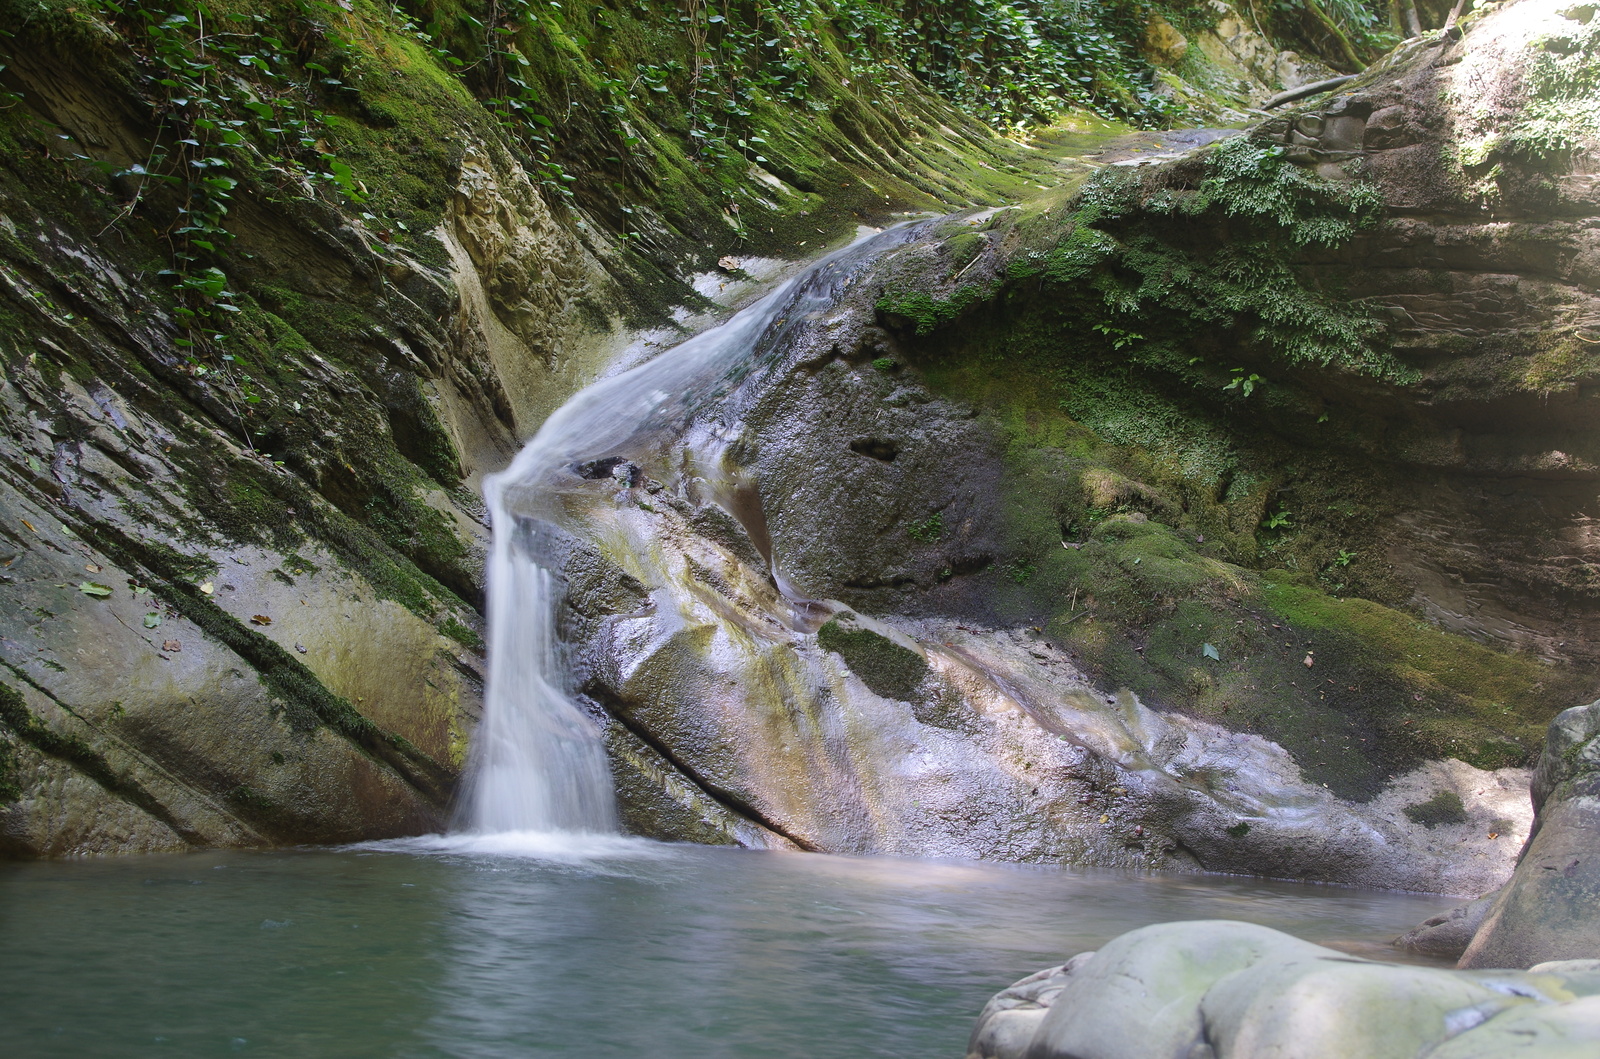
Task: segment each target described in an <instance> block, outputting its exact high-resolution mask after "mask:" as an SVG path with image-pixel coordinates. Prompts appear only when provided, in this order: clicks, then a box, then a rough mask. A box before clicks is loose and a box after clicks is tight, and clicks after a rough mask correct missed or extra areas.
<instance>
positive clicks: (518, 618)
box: [464, 226, 912, 834]
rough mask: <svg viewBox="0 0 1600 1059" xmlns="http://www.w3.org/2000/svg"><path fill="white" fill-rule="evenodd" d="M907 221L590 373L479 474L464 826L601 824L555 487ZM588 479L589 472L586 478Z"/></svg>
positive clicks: (712, 387) (639, 433)
mask: <svg viewBox="0 0 1600 1059" xmlns="http://www.w3.org/2000/svg"><path fill="white" fill-rule="evenodd" d="M911 231H912V229H911V228H910V227H906V226H902V227H899V228H895V229H890V230H889V231H886V232H883V233H881V234H878V235H873V236H867V237H864V238H863V239H861V240H858V241H857V242H855V243H853V244H851V245H850V246H849V247H846V248H845V249H843V250H840V251H836V252H835V253H833V254H832V255H830V256H828V257H826V258H824V259H822V260H821V261H820V262H818V263H817V264H815V265H813V266H811V267H810V268H809V269H808V270H807V271H806V272H804V273H802V274H801V275H800V276H798V277H796V278H794V279H791V280H789V281H788V282H787V283H785V284H783V285H782V286H780V287H779V288H778V289H776V290H774V291H773V292H772V293H770V294H768V295H767V296H765V297H764V298H762V299H761V300H760V301H758V302H756V303H755V304H753V305H751V306H749V307H748V308H745V309H743V310H741V311H740V312H738V313H737V314H735V315H734V316H733V317H731V318H730V319H728V320H727V321H726V322H724V323H722V324H720V325H718V326H717V327H715V328H712V329H710V330H707V331H704V332H702V333H701V334H699V335H696V336H695V337H693V338H690V339H688V340H687V341H685V342H683V343H681V344H679V345H677V346H674V347H673V348H671V349H669V350H667V351H666V352H663V353H661V354H660V355H659V356H657V357H655V358H654V359H652V360H650V361H648V362H646V363H644V364H641V365H639V366H637V367H634V368H631V369H629V370H627V371H624V372H620V373H618V374H616V375H612V376H609V377H607V378H604V379H601V380H599V381H598V382H596V383H594V384H593V385H591V386H589V387H587V388H586V389H584V390H581V391H580V392H579V393H577V394H576V395H575V396H574V397H573V398H572V399H571V400H569V401H568V402H567V403H566V404H564V405H562V406H561V407H560V408H559V409H557V410H556V412H555V413H554V414H552V415H551V416H550V418H549V419H547V420H546V421H545V423H544V426H543V427H541V428H540V430H539V432H538V434H536V435H535V436H534V437H533V439H532V440H531V441H529V442H528V444H527V445H526V446H525V447H524V448H523V449H522V451H521V452H520V453H518V454H517V457H516V459H515V460H513V461H512V463H511V466H510V467H508V468H506V470H504V471H502V472H500V473H499V474H495V475H491V476H489V477H488V478H487V479H486V480H485V482H484V498H485V500H486V501H487V504H488V508H489V515H490V520H491V522H490V526H491V529H492V531H493V534H494V543H493V548H492V550H491V553H490V558H489V569H488V596H489V680H488V687H487V689H486V693H485V697H484V716H483V721H482V723H481V725H480V726H479V729H478V733H477V736H476V738H475V739H474V745H473V756H472V760H471V762H470V767H469V780H468V784H469V785H468V793H467V799H466V802H465V805H464V810H465V811H464V817H465V822H466V826H467V830H469V831H471V832H476V833H479V834H497V833H503V832H512V831H546V832H548V831H586V832H598V833H604V832H610V831H614V830H615V829H616V809H615V804H614V797H613V794H612V788H611V777H610V771H609V768H608V765H607V761H606V754H605V750H604V748H603V746H602V745H601V742H600V732H599V729H598V726H597V725H596V724H595V722H594V721H593V720H592V719H591V718H590V716H589V715H588V714H587V713H586V712H585V711H584V709H583V707H582V706H581V705H580V704H579V703H578V701H577V700H576V698H575V697H574V694H573V691H572V689H571V686H570V685H571V681H570V679H569V677H568V674H567V672H566V669H565V666H564V663H563V660H562V653H561V649H560V645H559V643H558V642H557V638H556V631H555V628H556V617H557V608H558V607H559V606H560V604H561V581H560V578H559V577H558V576H557V575H556V574H555V573H554V569H553V568H554V566H555V557H554V556H553V555H552V554H551V543H550V542H551V540H552V538H553V534H551V533H548V532H544V531H543V527H546V526H548V525H549V524H552V523H554V524H557V525H559V524H560V522H561V515H562V512H561V504H560V500H561V499H562V498H563V497H564V496H567V495H570V494H572V493H574V492H576V491H577V490H579V489H582V488H583V487H585V486H586V485H589V483H586V482H585V481H584V479H583V478H582V477H580V475H579V474H578V473H577V468H578V467H579V465H581V464H583V463H585V462H586V461H594V460H603V459H613V458H622V459H626V460H631V461H638V462H643V461H646V460H648V458H649V455H650V454H651V453H652V452H655V451H658V450H659V448H660V446H661V445H662V444H670V443H671V442H672V441H673V440H675V439H678V438H681V437H682V436H683V434H684V432H685V431H686V430H687V429H688V427H689V426H690V425H691V424H692V423H694V422H695V421H696V420H697V419H699V418H701V417H703V416H705V415H706V413H707V412H715V413H717V414H719V415H721V416H724V417H729V418H736V413H735V411H734V409H733V405H734V404H736V402H734V401H731V400H730V398H731V397H732V396H733V395H734V394H735V393H736V391H737V390H738V387H739V385H740V383H741V382H742V381H744V380H746V379H747V378H749V376H750V375H751V373H752V372H753V371H754V370H755V369H756V368H757V367H759V366H760V365H761V364H763V363H770V361H771V357H772V355H774V354H775V353H776V351H778V350H779V349H780V348H781V347H782V345H783V341H782V340H783V339H784V338H785V337H786V336H788V335H790V334H791V333H792V332H793V331H794V329H795V328H796V327H798V326H799V325H800V324H802V323H803V322H804V321H805V320H806V319H807V318H808V317H809V316H810V315H811V314H813V313H816V312H818V311H819V310H821V309H825V308H827V307H829V306H831V305H832V304H833V303H834V302H835V301H836V299H837V297H838V295H839V293H840V290H841V289H842V287H843V285H844V283H845V282H846V281H847V280H848V279H849V278H850V276H852V275H853V274H854V273H855V272H856V271H857V270H858V269H859V268H860V266H861V265H862V264H863V263H865V262H866V261H868V260H871V259H872V258H873V257H875V256H877V254H879V253H881V252H882V251H883V250H884V249H886V248H888V247H889V246H892V245H895V244H897V243H900V242H903V241H904V240H905V239H906V238H908V237H909V233H910V232H911ZM589 487H590V488H591V489H592V485H589Z"/></svg>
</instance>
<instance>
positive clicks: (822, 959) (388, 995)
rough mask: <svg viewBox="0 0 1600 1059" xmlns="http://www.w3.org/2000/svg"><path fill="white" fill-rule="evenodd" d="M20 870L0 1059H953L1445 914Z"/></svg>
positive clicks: (2, 901)
mask: <svg viewBox="0 0 1600 1059" xmlns="http://www.w3.org/2000/svg"><path fill="white" fill-rule="evenodd" d="M484 845H485V844H483V843H480V844H478V846H474V845H473V844H471V843H453V844H452V843H444V842H435V843H429V842H427V841H426V840H422V841H419V842H416V843H411V844H399V845H398V847H397V846H394V845H391V846H387V847H382V848H378V849H372V848H366V849H354V850H305V851H289V852H275V853H204V854H192V855H187V856H168V857H152V856H147V857H129V858H122V859H107V860H94V861H72V862H52V863H21V864H19V863H7V864H0V1056H6V1057H18V1059H20V1057H34V1056H74V1057H77V1056H138V1055H145V1054H168V1055H194V1056H206V1055H233V1054H249V1055H265V1056H338V1057H357V1056H405V1057H411V1056H416V1057H425V1056H452V1057H454V1056H461V1057H482V1059H491V1057H492V1059H511V1057H519V1056H541V1057H542V1056H571V1057H574V1059H577V1057H582V1059H613V1057H615V1059H621V1057H629V1059H632V1057H650V1059H723V1057H727V1059H758V1057H773V1059H832V1057H838V1059H864V1057H871V1056H893V1057H898V1059H959V1057H960V1056H961V1055H962V1054H963V1052H964V1047H965V1043H966V1037H967V1033H968V1032H969V1030H970V1028H971V1025H972V1020H973V1017H974V1016H975V1015H976V1014H977V1012H978V1010H979V1009H980V1008H981V1007H982V1006H983V1003H984V1001H985V1000H987V999H988V997H989V995H990V994H991V993H993V992H994V991H995V990H997V989H999V988H1001V987H1003V986H1005V985H1007V984H1009V983H1010V982H1012V981H1014V980H1015V979H1017V978H1020V977H1022V976H1023V975H1024V974H1027V973H1029V972H1031V971H1034V970H1036V969H1038V968H1040V967H1043V966H1046V965H1048V964H1051V963H1056V962H1060V961H1061V960H1062V959H1063V958H1065V957H1066V956H1069V955H1072V954H1073V953H1076V952H1080V951H1083V950H1085V949H1091V948H1095V947H1096V946H1098V945H1100V944H1101V943H1103V942H1104V941H1105V940H1107V939H1108V938H1110V937H1112V936H1114V935H1116V934H1119V933H1121V932H1123V931H1125V930H1129V929H1132V928H1134V927H1138V926H1142V925H1144V924H1147V923H1152V922H1156V921H1160V920H1171V919H1211V918H1226V919H1242V920H1249V921H1251V922H1256V923H1263V924H1266V925H1268V926H1273V927H1278V928H1280V929H1283V930H1288V931H1290V932H1293V933H1295V934H1298V935H1301V936H1303V937H1306V938H1309V939H1311V940H1313V941H1319V942H1338V943H1340V944H1341V945H1344V946H1345V947H1347V948H1350V949H1352V950H1353V951H1358V952H1363V953H1364V954H1369V955H1380V956H1386V955H1388V952H1387V950H1382V949H1380V948H1378V946H1379V945H1381V943H1382V942H1383V941H1385V940H1387V939H1388V938H1389V937H1391V936H1393V935H1394V934H1395V933H1397V932H1399V931H1400V930H1402V929H1404V928H1407V927H1409V926H1411V925H1413V924H1415V923H1416V922H1417V921H1419V920H1421V919H1423V918H1425V917H1427V916H1429V915H1432V914H1434V913H1435V912H1437V911H1439V910H1441V909H1443V908H1445V907H1447V906H1448V905H1449V904H1451V903H1452V902H1450V901H1449V900H1448V899H1445V898H1433V897H1421V896H1417V895H1407V894H1391V893H1375V892H1370V891H1361V890H1350V889H1341V888H1333V887H1310V886H1296V885H1290V884H1282V883H1266V882H1261V881H1258V880H1242V879H1231V878H1219V877H1214V876H1210V877H1197V876H1153V875H1137V874H1125V873H1117V872H1106V871H1067V870H1061V869H1046V868H1023V867H1013V866H1003V865H990V864H966V863H956V864H952V863H929V862H917V861H903V860H888V859H869V858H859V859H857V858H844V857H825V856H815V855H802V854H774V853H750V852H742V851H736V850H726V849H709V848H703V847H686V846H665V845H659V844H654V843H645V842H640V841H636V840H627V839H606V840H589V841H585V842H578V843H571V842H562V841H554V842H551V841H540V842H535V843H533V844H532V846H531V848H530V847H529V846H528V845H527V844H524V845H523V847H521V848H518V847H517V845H516V844H515V843H511V844H510V846H509V849H499V848H496V849H485V848H482V847H483V846H484Z"/></svg>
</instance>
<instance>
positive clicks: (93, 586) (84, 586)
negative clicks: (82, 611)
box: [78, 581, 111, 599]
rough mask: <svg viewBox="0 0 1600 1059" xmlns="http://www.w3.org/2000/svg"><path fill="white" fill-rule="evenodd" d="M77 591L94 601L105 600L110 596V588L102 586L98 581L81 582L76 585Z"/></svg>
mask: <svg viewBox="0 0 1600 1059" xmlns="http://www.w3.org/2000/svg"><path fill="white" fill-rule="evenodd" d="M78 591H79V592H82V593H83V594H84V595H86V596H93V597H94V598H95V599H106V598H108V597H109V596H110V595H111V586H110V585H102V584H101V583H100V582H98V581H81V582H79V584H78Z"/></svg>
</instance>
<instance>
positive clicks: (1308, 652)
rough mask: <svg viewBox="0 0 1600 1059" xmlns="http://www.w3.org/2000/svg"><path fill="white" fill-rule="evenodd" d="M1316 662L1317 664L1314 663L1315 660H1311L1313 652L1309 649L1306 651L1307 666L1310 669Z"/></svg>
mask: <svg viewBox="0 0 1600 1059" xmlns="http://www.w3.org/2000/svg"><path fill="white" fill-rule="evenodd" d="M1315 664H1316V663H1314V662H1313V661H1311V652H1310V651H1307V652H1306V668H1307V669H1310V668H1311V667H1312V666H1313V665H1315Z"/></svg>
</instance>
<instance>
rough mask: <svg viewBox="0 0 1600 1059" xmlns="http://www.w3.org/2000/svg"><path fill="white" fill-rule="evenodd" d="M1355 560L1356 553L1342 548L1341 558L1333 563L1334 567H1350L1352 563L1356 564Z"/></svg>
mask: <svg viewBox="0 0 1600 1059" xmlns="http://www.w3.org/2000/svg"><path fill="white" fill-rule="evenodd" d="M1355 559H1356V553H1355V552H1347V551H1345V550H1344V549H1343V548H1340V549H1339V557H1338V558H1337V559H1335V560H1334V561H1333V565H1334V566H1339V567H1345V566H1349V565H1350V564H1351V563H1353V562H1355Z"/></svg>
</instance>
